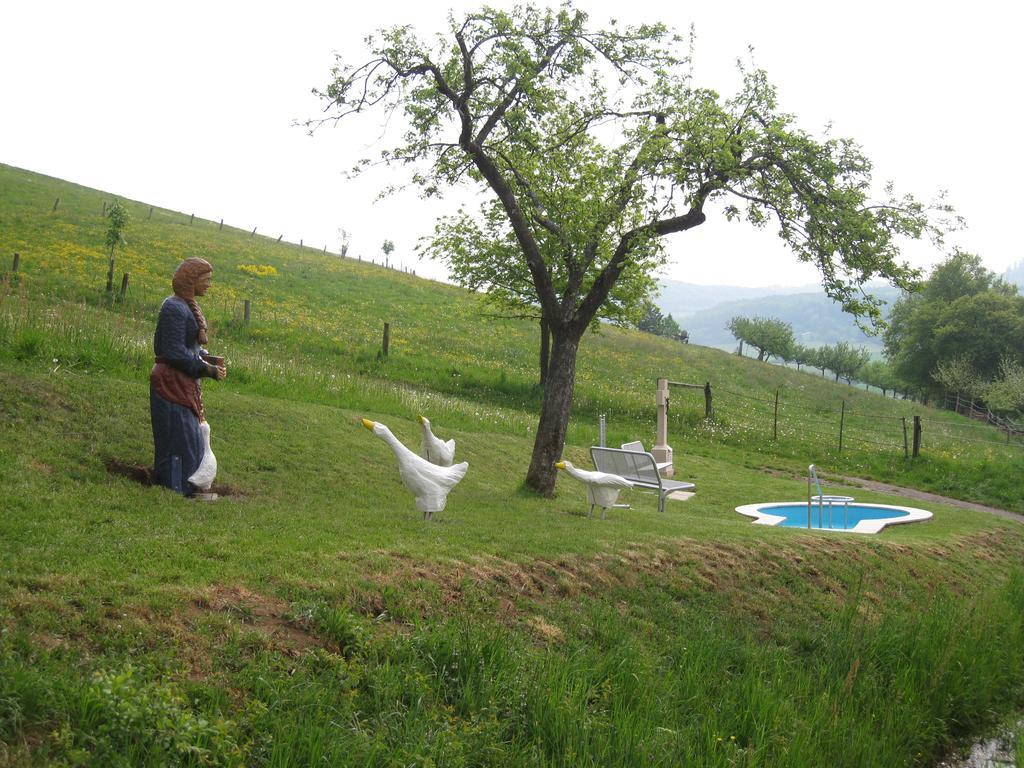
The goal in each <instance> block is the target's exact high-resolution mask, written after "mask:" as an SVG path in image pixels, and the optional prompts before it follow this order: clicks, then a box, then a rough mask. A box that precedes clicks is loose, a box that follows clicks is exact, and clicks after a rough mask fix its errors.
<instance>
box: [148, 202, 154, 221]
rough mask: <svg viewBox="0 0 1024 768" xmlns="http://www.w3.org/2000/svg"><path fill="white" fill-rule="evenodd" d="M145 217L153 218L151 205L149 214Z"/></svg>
mask: <svg viewBox="0 0 1024 768" xmlns="http://www.w3.org/2000/svg"><path fill="white" fill-rule="evenodd" d="M147 218H149V219H152V218H153V206H152V205H151V206H149V216H148V217H147Z"/></svg>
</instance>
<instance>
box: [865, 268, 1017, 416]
mask: <svg viewBox="0 0 1024 768" xmlns="http://www.w3.org/2000/svg"><path fill="white" fill-rule="evenodd" d="M885 353H886V357H887V358H888V359H889V361H890V363H891V365H892V367H893V371H894V373H895V375H896V377H897V378H898V379H899V380H901V381H904V382H907V383H908V384H909V385H910V386H911V387H913V388H914V389H916V390H917V391H918V392H919V393H920V394H921V396H922V397H925V398H928V397H938V396H942V395H944V394H947V393H950V394H953V395H954V396H955V397H956V400H957V401H959V400H960V399H961V398H963V399H970V400H971V401H977V402H981V403H983V404H984V405H986V406H987V407H988V408H990V409H991V410H993V411H995V412H997V413H1003V414H1006V415H1020V414H1022V413H1024V296H1021V295H1020V294H1019V292H1018V290H1017V286H1016V285H1013V284H1011V283H1009V282H1007V281H1005V280H1003V279H1002V278H1000V277H999V276H997V275H996V274H995V273H993V272H991V271H989V270H987V269H985V268H984V267H983V266H982V265H981V259H980V258H979V257H978V256H975V255H974V254H970V253H965V252H963V251H954V252H953V253H952V254H951V255H950V256H948V257H947V258H946V259H945V260H944V261H943V262H942V263H940V264H939V265H937V266H936V267H935V268H934V269H933V270H932V272H931V274H930V275H929V277H928V279H927V280H925V281H924V282H923V283H922V284H921V286H920V289H919V290H917V291H915V292H913V293H905V294H904V295H903V296H901V298H900V299H899V300H898V301H897V302H896V304H895V305H894V307H893V310H892V313H891V314H890V316H889V323H888V329H887V330H886V332H885Z"/></svg>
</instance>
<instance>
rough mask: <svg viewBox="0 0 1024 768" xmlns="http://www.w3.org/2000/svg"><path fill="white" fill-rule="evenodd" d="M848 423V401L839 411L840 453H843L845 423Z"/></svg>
mask: <svg viewBox="0 0 1024 768" xmlns="http://www.w3.org/2000/svg"><path fill="white" fill-rule="evenodd" d="M844 421H846V401H845V400H843V405H842V408H840V410H839V452H840V453H842V452H843V422H844Z"/></svg>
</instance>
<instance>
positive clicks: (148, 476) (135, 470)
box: [106, 459, 242, 497]
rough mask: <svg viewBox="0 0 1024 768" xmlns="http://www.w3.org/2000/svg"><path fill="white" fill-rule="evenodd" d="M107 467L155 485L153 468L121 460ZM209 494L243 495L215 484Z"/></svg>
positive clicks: (117, 472) (122, 474)
mask: <svg viewBox="0 0 1024 768" xmlns="http://www.w3.org/2000/svg"><path fill="white" fill-rule="evenodd" d="M106 467H107V472H108V473H110V474H111V475H116V476H118V477H126V478H128V479H129V480H132V481H134V482H136V483H138V484H139V485H147V486H148V485H153V469H152V468H151V467H143V466H142V465H140V464H133V463H131V462H126V461H121V460H120V459H107V463H106ZM209 492H210V493H216V494H217V495H218V496H236V497H237V496H241V495H242V494H241V493H239V491H238V490H237V489H235V488H232V487H231V486H229V485H216V484H214V485H213V486H212V487H211V488H210V491H209Z"/></svg>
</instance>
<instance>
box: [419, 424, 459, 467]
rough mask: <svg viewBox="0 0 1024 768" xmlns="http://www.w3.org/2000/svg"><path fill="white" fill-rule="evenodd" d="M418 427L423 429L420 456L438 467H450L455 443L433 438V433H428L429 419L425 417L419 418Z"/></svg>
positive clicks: (453, 456) (453, 457)
mask: <svg viewBox="0 0 1024 768" xmlns="http://www.w3.org/2000/svg"><path fill="white" fill-rule="evenodd" d="M420 425H421V426H422V427H423V442H422V443H420V456H422V457H423V458H424V459H426V460H427V461H429V462H430V463H431V464H437V465H438V466H439V467H450V466H451V465H452V462H453V461H455V441H454V440H448V441H444V440H441V438H439V437H435V436H434V433H433V432H431V431H430V419H428V418H427V417H426V416H420Z"/></svg>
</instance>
